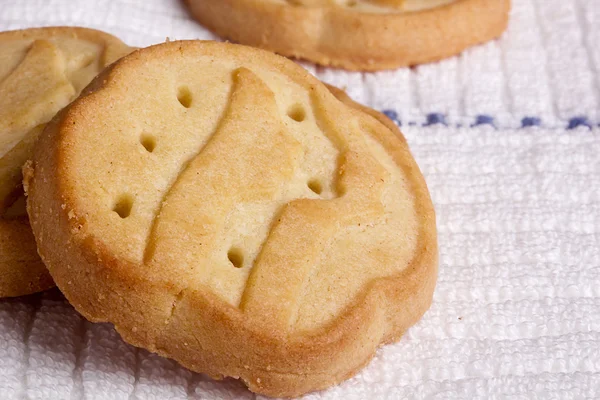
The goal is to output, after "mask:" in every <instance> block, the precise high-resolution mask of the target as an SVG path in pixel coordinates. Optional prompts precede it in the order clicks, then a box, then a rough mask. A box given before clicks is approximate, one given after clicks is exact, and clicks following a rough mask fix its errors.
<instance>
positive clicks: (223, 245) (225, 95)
mask: <svg viewBox="0 0 600 400" xmlns="http://www.w3.org/2000/svg"><path fill="white" fill-rule="evenodd" d="M86 92H87V94H86V95H84V96H82V97H80V98H79V99H78V100H77V101H75V102H74V103H73V104H71V105H70V106H69V107H67V108H66V109H65V110H63V111H62V112H61V113H59V114H58V116H57V117H56V118H55V119H54V120H53V121H52V123H51V124H50V125H49V127H48V128H47V129H46V130H45V131H44V133H43V134H42V136H41V139H40V141H39V142H38V144H37V146H36V150H35V154H34V157H33V159H32V161H31V162H29V163H28V164H27V165H26V167H25V169H24V171H25V185H26V190H27V193H28V196H29V198H28V212H29V216H30V219H31V221H32V227H33V231H34V234H35V236H36V238H37V243H38V246H39V250H40V254H41V256H42V258H43V260H44V262H45V263H46V265H47V266H48V268H49V270H50V272H51V274H52V276H53V278H54V279H55V281H56V283H57V285H58V286H59V288H60V289H61V290H62V291H63V293H64V294H65V295H66V297H67V298H68V300H69V301H70V302H71V303H72V304H73V305H74V306H75V308H76V309H77V310H79V311H80V312H81V313H82V314H83V315H84V316H86V317H87V318H88V319H90V320H92V321H109V322H112V323H113V324H114V325H115V327H116V329H117V330H118V331H119V333H120V334H121V335H122V336H123V338H124V339H125V340H126V341H128V342H129V343H132V344H134V345H136V346H140V347H144V348H146V349H148V350H150V351H153V352H156V353H158V354H161V355H163V356H167V357H170V358H173V359H175V360H177V361H178V362H180V363H181V364H183V365H184V366H186V367H188V368H190V369H192V370H194V371H199V372H205V373H207V374H209V375H211V376H213V377H216V378H220V377H224V376H231V377H236V378H241V379H242V380H243V381H244V382H245V383H246V384H247V385H248V386H249V387H250V389H251V390H253V391H255V392H258V393H263V394H268V395H272V396H294V395H300V394H302V393H305V392H308V391H312V390H317V389H321V388H325V387H328V386H330V385H333V384H335V383H338V382H340V381H342V380H344V379H347V378H348V377H350V376H352V375H353V374H355V373H356V372H357V371H358V370H359V369H360V368H362V367H363V366H365V365H366V364H367V363H368V362H369V360H370V359H371V358H372V357H373V354H374V353H375V350H376V349H377V347H378V346H379V345H381V344H382V343H388V342H391V341H394V340H398V339H399V338H400V336H401V335H402V334H403V333H404V332H405V331H406V329H408V328H409V326H411V325H412V324H414V323H415V322H416V321H417V320H418V319H419V318H420V317H421V316H422V315H423V313H424V312H425V311H426V310H427V308H428V307H429V305H430V303H431V298H432V293H433V289H434V286H435V282H436V274H437V242H436V229H435V216H434V210H433V207H432V204H431V201H430V198H429V193H428V190H427V187H426V185H425V182H424V180H423V177H422V175H421V173H420V171H419V168H418V167H417V165H416V164H415V161H414V160H413V158H412V156H411V154H410V152H409V150H408V147H407V145H406V142H405V140H404V138H403V137H402V135H401V134H400V132H399V131H398V129H397V127H396V126H395V125H394V124H393V123H392V122H391V121H389V120H388V119H387V118H386V117H384V116H383V115H381V114H379V113H376V112H374V111H372V110H369V109H367V108H364V107H362V106H360V105H358V104H356V103H354V102H352V101H351V100H350V99H349V98H348V97H346V95H345V94H344V93H343V92H341V91H339V90H337V89H334V88H330V89H329V90H328V88H327V87H326V86H324V85H323V84H322V83H321V82H319V81H318V80H317V79H315V78H314V77H312V76H311V75H309V74H308V73H307V72H306V71H305V70H304V69H303V68H302V67H300V66H298V65H296V64H295V63H294V62H292V61H289V60H287V59H285V58H283V57H280V56H277V55H275V54H272V53H269V52H266V51H263V50H259V49H254V48H250V47H245V46H240V45H233V44H224V43H216V42H200V41H183V42H170V43H165V44H162V45H158V46H154V47H149V48H146V49H142V50H139V51H136V52H134V53H132V54H131V55H129V56H127V57H125V58H123V59H121V60H120V61H119V62H117V63H115V64H113V65H112V66H111V67H110V68H108V69H107V70H106V71H104V72H103V73H102V74H101V75H100V76H99V77H98V78H97V79H96V80H95V81H94V82H93V83H92V84H91V85H90V87H89V88H88V89H87V90H86ZM98 115H102V118H101V119H99V118H98ZM58 168H60V171H61V173H60V174H55V173H53V172H54V171H56V170H57V169H58Z"/></svg>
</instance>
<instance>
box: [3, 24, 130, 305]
mask: <svg viewBox="0 0 600 400" xmlns="http://www.w3.org/2000/svg"><path fill="white" fill-rule="evenodd" d="M130 51H131V49H130V48H129V47H128V46H126V45H125V44H124V43H122V42H121V41H120V40H119V39H117V38H115V37H113V36H111V35H108V34H106V33H104V32H100V31H96V30H92V29H84V28H40V29H26V30H20V31H11V32H2V33H0V272H1V274H0V297H12V296H21V295H25V294H30V293H35V292H38V291H41V290H45V289H48V288H50V287H52V286H53V285H54V284H53V282H52V279H51V278H50V275H49V274H48V272H47V271H46V268H45V267H44V265H43V264H42V262H41V260H40V259H39V257H38V256H37V252H36V247H35V241H34V239H33V235H32V234H31V229H30V228H29V224H28V222H27V217H26V215H25V201H24V198H23V188H22V185H21V182H22V176H21V167H22V166H23V164H24V163H25V161H26V160H27V159H28V158H29V157H31V153H32V149H33V145H34V143H35V141H36V139H37V137H38V136H39V135H40V133H41V132H42V131H43V129H44V126H45V124H46V123H47V122H48V121H50V119H52V117H54V115H55V114H56V113H57V112H58V111H59V110H60V109H61V108H63V107H64V106H66V105H67V104H69V102H71V101H72V100H74V99H75V98H76V97H77V95H78V94H79V93H80V92H81V90H82V89H83V88H84V87H85V86H86V85H87V84H88V83H90V81H91V80H92V79H93V78H94V77H95V76H96V75H97V74H98V73H99V72H100V71H101V70H102V69H103V68H104V67H105V66H107V65H108V64H110V63H111V62H113V61H115V60H117V59H118V58H120V57H122V56H123V55H125V54H127V53H128V52H130Z"/></svg>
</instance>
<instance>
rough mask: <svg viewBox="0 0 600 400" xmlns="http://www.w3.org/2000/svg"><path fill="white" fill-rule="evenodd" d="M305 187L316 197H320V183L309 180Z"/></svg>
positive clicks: (314, 179) (315, 180) (313, 179)
mask: <svg viewBox="0 0 600 400" xmlns="http://www.w3.org/2000/svg"><path fill="white" fill-rule="evenodd" d="M306 186H308V188H309V189H310V190H311V191H312V192H313V193H314V194H317V195H319V196H320V195H321V193H323V184H322V183H321V181H320V180H319V179H317V178H312V179H310V180H309V181H308V182H307V183H306Z"/></svg>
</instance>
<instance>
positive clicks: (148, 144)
mask: <svg viewBox="0 0 600 400" xmlns="http://www.w3.org/2000/svg"><path fill="white" fill-rule="evenodd" d="M140 144H141V145H142V146H144V148H145V149H146V151H147V152H148V153H152V152H153V151H154V149H155V148H156V138H155V137H154V136H152V135H150V134H147V133H143V134H142V135H141V136H140Z"/></svg>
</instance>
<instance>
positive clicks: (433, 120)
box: [383, 109, 600, 129]
mask: <svg viewBox="0 0 600 400" xmlns="http://www.w3.org/2000/svg"><path fill="white" fill-rule="evenodd" d="M383 114H385V115H386V116H387V117H388V118H389V119H391V120H392V121H394V122H395V123H396V124H397V125H399V126H402V124H403V122H402V121H401V120H400V115H399V113H398V111H396V110H392V109H386V110H383ZM446 118H447V117H446V115H445V114H442V113H430V114H427V115H426V116H425V121H424V122H416V121H409V122H408V123H406V122H404V124H406V125H408V126H433V125H444V126H454V127H457V128H461V127H463V126H464V124H463V123H457V124H454V125H453V124H449V123H448V121H447V119H446ZM481 125H489V126H492V127H494V128H497V126H496V119H495V118H494V117H493V116H491V115H487V114H480V115H477V116H475V118H474V121H473V122H472V123H471V124H470V125H466V126H471V127H475V126H481ZM592 125H593V124H592V123H591V122H590V120H589V118H588V117H585V116H578V117H573V118H571V119H569V121H568V123H567V126H566V127H565V128H566V129H576V128H581V127H586V128H588V129H591V128H592ZM542 126H543V122H542V119H541V118H540V117H534V116H527V117H524V118H523V119H522V120H521V128H531V127H542ZM598 126H600V124H598Z"/></svg>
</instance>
